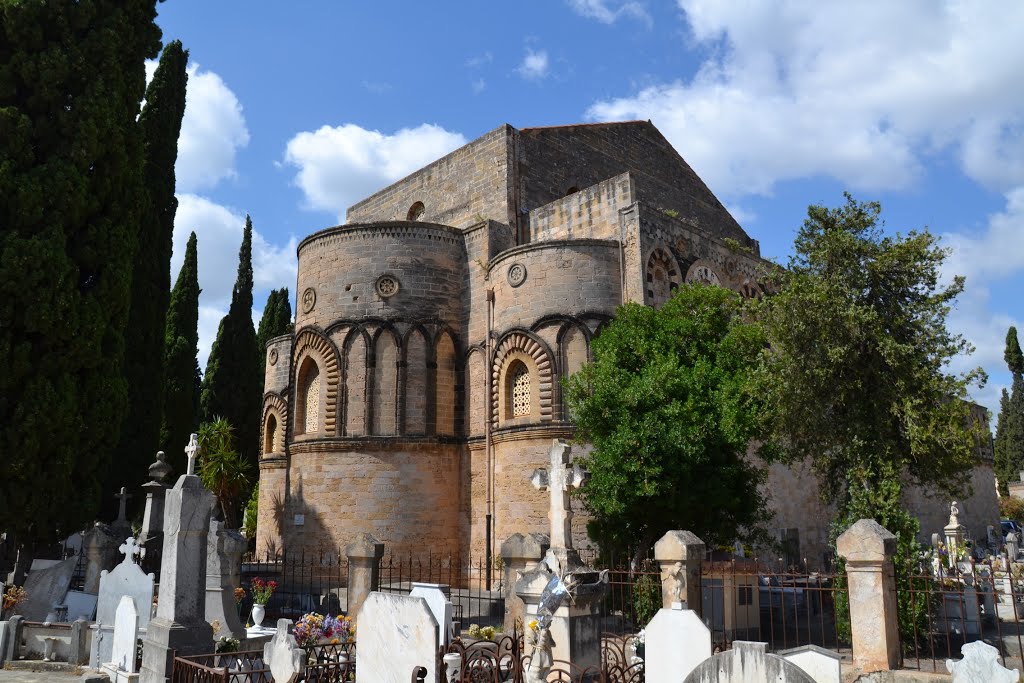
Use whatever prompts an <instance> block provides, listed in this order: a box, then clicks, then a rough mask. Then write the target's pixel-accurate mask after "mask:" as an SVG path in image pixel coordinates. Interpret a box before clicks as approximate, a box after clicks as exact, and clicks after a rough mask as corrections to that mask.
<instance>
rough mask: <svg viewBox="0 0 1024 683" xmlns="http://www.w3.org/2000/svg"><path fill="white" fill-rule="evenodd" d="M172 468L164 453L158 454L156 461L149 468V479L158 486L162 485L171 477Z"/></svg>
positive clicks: (158, 452) (159, 452)
mask: <svg viewBox="0 0 1024 683" xmlns="http://www.w3.org/2000/svg"><path fill="white" fill-rule="evenodd" d="M171 471H172V470H171V466H170V465H169V464H168V463H167V460H166V456H164V452H163V451H157V452H156V460H154V461H153V464H152V465H150V466H149V478H150V479H151V480H152V481H155V482H156V483H158V484H162V483H163V482H165V481H166V480H167V477H169V476H170V475H171Z"/></svg>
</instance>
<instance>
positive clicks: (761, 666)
mask: <svg viewBox="0 0 1024 683" xmlns="http://www.w3.org/2000/svg"><path fill="white" fill-rule="evenodd" d="M767 646H768V644H767V643H750V642H746V641H742V640H737V641H734V642H733V644H732V649H731V650H726V651H725V652H719V653H718V654H717V655H714V656H713V657H710V658H708V659H705V660H704V661H703V662H701V663H700V664H699V665H698V666H697V668H695V669H694V670H693V671H691V672H690V674H689V675H688V676H687V677H686V678H684V679H683V683H769V682H770V683H815V681H814V679H813V678H811V677H810V676H809V675H807V673H806V672H805V671H804V670H803V669H801V668H800V667H799V666H797V665H796V664H794V663H792V662H789V661H787V660H785V659H783V658H782V657H780V656H778V655H773V654H770V653H768V652H767V650H766V648H767ZM651 680H652V681H653V680H669V679H654V678H651Z"/></svg>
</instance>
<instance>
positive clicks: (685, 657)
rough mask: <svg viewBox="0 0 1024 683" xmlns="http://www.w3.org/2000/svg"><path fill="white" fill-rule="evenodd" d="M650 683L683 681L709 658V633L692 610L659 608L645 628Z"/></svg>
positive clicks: (645, 647)
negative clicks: (651, 682) (655, 682)
mask: <svg viewBox="0 0 1024 683" xmlns="http://www.w3.org/2000/svg"><path fill="white" fill-rule="evenodd" d="M644 650H645V652H646V653H647V654H646V657H645V659H644V670H645V671H646V676H647V680H649V681H668V680H680V679H683V678H685V677H686V676H687V674H689V673H690V672H691V671H693V670H694V669H695V668H697V665H698V664H700V663H701V662H703V661H704V660H705V659H707V658H708V657H710V656H711V631H709V630H708V627H707V626H705V625H704V622H702V621H701V619H700V617H699V616H698V615H697V613H696V612H694V611H693V610H688V609H682V608H681V607H678V606H677V607H675V608H664V607H663V608H661V609H660V610H658V612H657V613H656V614H655V615H654V618H653V619H651V621H650V623H648V624H647V627H646V628H645V629H644Z"/></svg>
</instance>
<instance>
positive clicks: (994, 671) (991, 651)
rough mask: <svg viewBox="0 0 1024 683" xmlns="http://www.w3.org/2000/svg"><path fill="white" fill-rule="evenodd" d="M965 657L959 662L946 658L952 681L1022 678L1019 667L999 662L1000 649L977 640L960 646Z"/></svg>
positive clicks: (993, 682) (1003, 682)
mask: <svg viewBox="0 0 1024 683" xmlns="http://www.w3.org/2000/svg"><path fill="white" fill-rule="evenodd" d="M960 652H961V654H963V656H964V658H963V659H961V660H960V661H959V662H954V661H953V660H952V659H947V660H946V670H947V671H949V672H950V673H951V674H953V681H952V683H975V682H976V681H985V682H986V683H1016V682H1017V681H1018V680H1020V674H1019V673H1018V671H1017V669H1013V670H1010V669H1007V668H1006V667H1004V666H1002V665H1001V664H1000V663H999V650H997V649H996V648H994V647H992V646H991V645H988V644H987V643H983V642H982V641H980V640H976V641H974V642H973V643H967V644H966V645H964V646H963V647H961V648H960Z"/></svg>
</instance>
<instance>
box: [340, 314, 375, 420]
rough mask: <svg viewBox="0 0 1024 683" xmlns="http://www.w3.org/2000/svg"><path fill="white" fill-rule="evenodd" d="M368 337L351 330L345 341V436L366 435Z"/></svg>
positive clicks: (355, 329)
mask: <svg viewBox="0 0 1024 683" xmlns="http://www.w3.org/2000/svg"><path fill="white" fill-rule="evenodd" d="M369 348H370V337H369V335H368V334H367V333H366V331H365V330H364V329H362V328H359V327H357V328H353V329H352V330H351V331H350V332H349V334H348V337H347V338H346V339H345V423H344V424H345V436H362V435H363V434H366V414H367V410H366V394H367V374H368V373H367V367H368V365H367V355H368V354H369Z"/></svg>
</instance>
